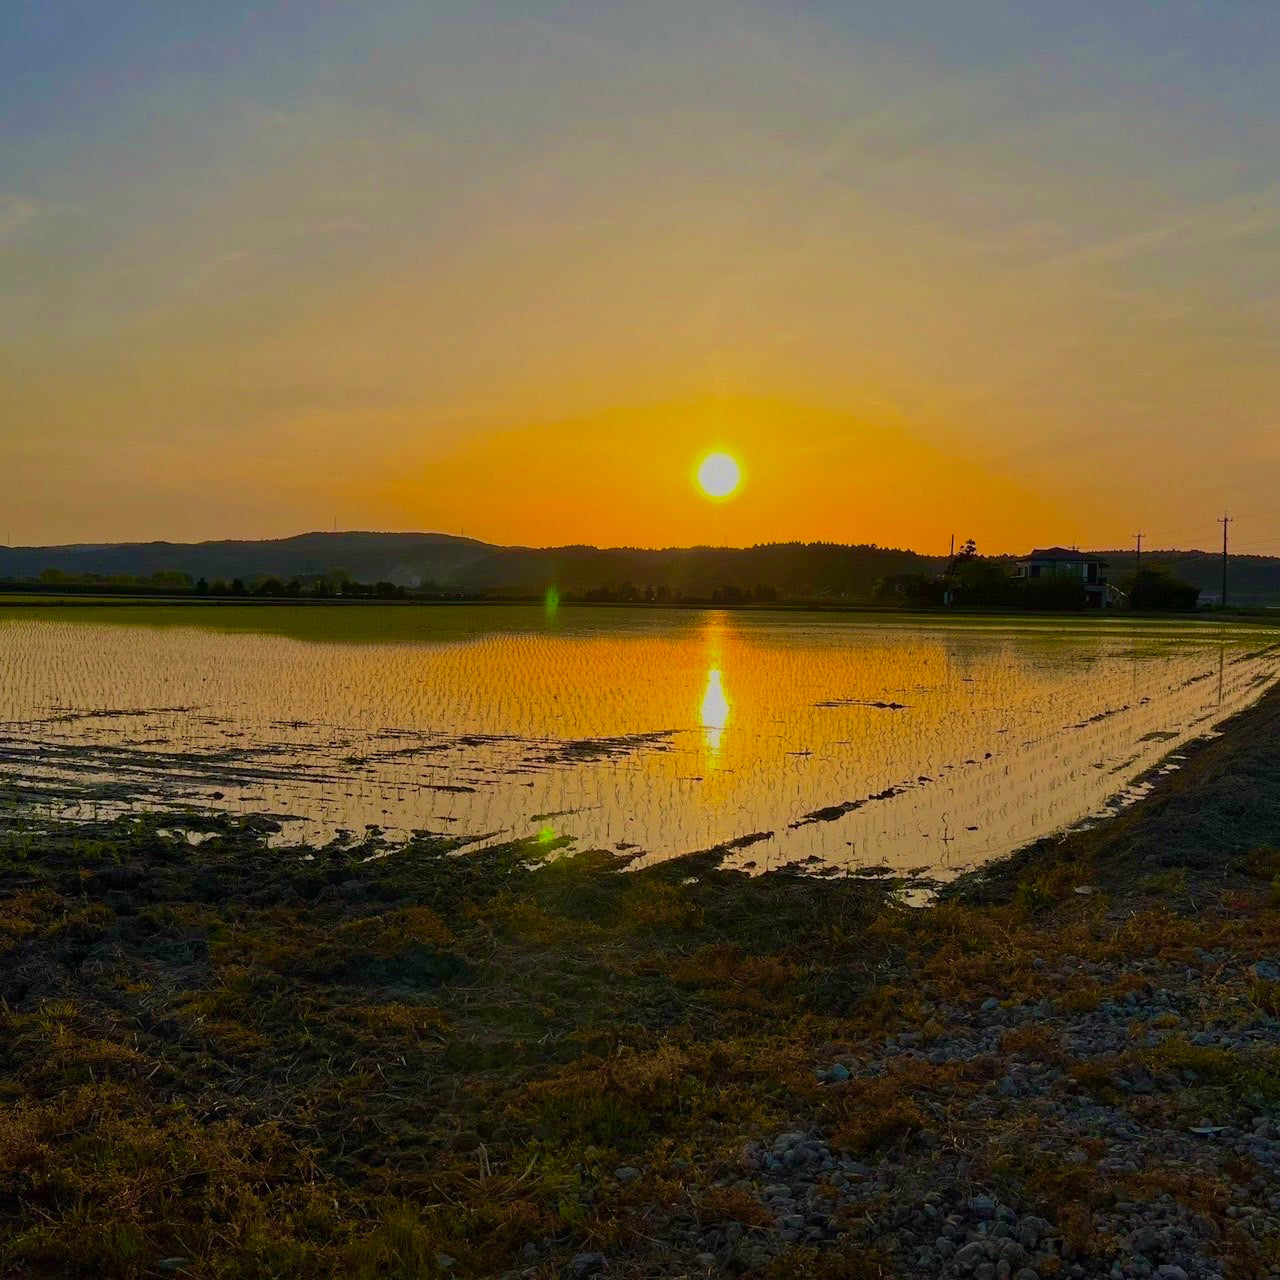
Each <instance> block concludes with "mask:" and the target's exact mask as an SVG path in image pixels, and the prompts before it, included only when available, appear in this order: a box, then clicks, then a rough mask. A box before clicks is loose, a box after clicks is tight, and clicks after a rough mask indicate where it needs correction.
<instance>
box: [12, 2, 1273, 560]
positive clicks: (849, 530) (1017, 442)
mask: <svg viewBox="0 0 1280 1280" xmlns="http://www.w3.org/2000/svg"><path fill="white" fill-rule="evenodd" d="M1278 197H1280V4H1277V3H1276V0H1194V2H1193V0H1070V2H1066V0H999V2H998V0H882V2H881V0H866V2H862V0H821V2H819V0H774V2H773V3H749V2H744V0H591V2H587V0H519V2H518V3H517V2H516V0H510V2H506V3H504V2H500V0H466V2H465V3H461V2H459V3H448V2H445V0H413V2H409V0H358V2H356V0H353V2H351V3H327V2H325V0H307V2H306V3H276V4H265V3H257V4H253V3H246V2H244V0H198V2H196V0H153V2H152V3H146V4H143V3H136V2H134V0H96V2H93V3H71V2H69V0H9V3H7V4H5V5H4V7H3V14H2V15H0V540H5V541H8V540H12V541H13V542H15V543H23V544H29V543H39V542H62V541H107V540H120V539H149V538H170V539H175V540H186V539H196V538H211V537H224V536H233V537H263V536H281V535H285V534H289V533H294V532H298V531H301V530H304V529H314V528H328V527H330V525H331V523H332V522H333V520H335V519H336V520H337V523H338V526H339V527H340V528H373V529H438V530H443V531H446V532H458V531H461V530H464V529H465V531H466V533H467V534H469V535H472V536H476V537H481V538H485V539H488V540H492V541H497V542H506V543H539V544H541V543H564V542H578V541H581V542H595V543H601V544H616V543H634V544H640V545H669V544H684V543H691V542H709V543H749V542H754V541H766V540H775V539H791V538H802V539H817V538H823V539H832V540H838V541H874V542H879V543H882V544H897V545H903V544H906V545H912V546H915V547H918V548H921V549H925V550H932V551H937V550H938V549H939V548H943V549H945V546H946V542H947V539H948V537H949V536H950V534H951V533H952V532H955V533H957V534H958V535H960V537H962V538H963V537H968V536H973V537H975V538H977V539H978V542H979V544H980V546H981V547H983V548H985V549H988V550H992V551H996V550H1020V549H1023V548H1025V547H1026V546H1027V544H1029V543H1041V544H1043V543H1047V542H1054V541H1058V542H1078V543H1081V544H1085V545H1115V544H1119V545H1126V544H1128V543H1129V542H1130V541H1131V539H1130V535H1131V534H1132V533H1133V531H1134V530H1135V529H1137V528H1139V527H1142V528H1144V529H1145V530H1146V531H1147V535H1148V539H1149V543H1148V545H1172V544H1178V545H1201V546H1204V545H1212V544H1213V542H1214V539H1215V537H1216V536H1218V535H1217V530H1216V526H1215V525H1214V519H1215V517H1216V516H1217V515H1219V514H1220V513H1221V510H1222V508H1223V507H1224V505H1230V506H1231V507H1232V508H1233V510H1234V511H1235V512H1237V513H1238V514H1239V515H1240V519H1239V520H1238V522H1237V524H1236V525H1235V526H1234V528H1233V534H1234V537H1235V539H1236V543H1237V545H1238V546H1239V547H1240V548H1241V549H1242V550H1243V549H1257V550H1260V551H1262V550H1275V551H1277V552H1280V493H1277V480H1278V479H1280V198H1278ZM713 448H723V449H727V450H729V451H730V452H732V453H734V454H735V455H737V456H738V457H740V458H741V460H742V464H743V468H744V472H745V474H746V483H745V485H744V487H743V489H742V491H741V493H740V495H739V496H738V497H737V498H736V499H735V500H734V501H732V502H728V503H725V504H721V505H713V504H711V503H708V502H706V501H705V500H703V499H701V498H699V497H698V495H697V494H696V492H695V490H694V489H693V487H692V485H691V483H690V472H691V469H692V468H693V466H694V465H695V464H696V462H697V460H698V457H699V456H700V455H701V454H702V453H704V452H706V451H707V450H709V449H713Z"/></svg>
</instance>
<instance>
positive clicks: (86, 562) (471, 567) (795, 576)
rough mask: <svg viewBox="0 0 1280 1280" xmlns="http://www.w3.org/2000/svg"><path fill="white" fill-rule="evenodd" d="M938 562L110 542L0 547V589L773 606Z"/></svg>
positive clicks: (412, 545) (848, 555)
mask: <svg viewBox="0 0 1280 1280" xmlns="http://www.w3.org/2000/svg"><path fill="white" fill-rule="evenodd" d="M944 565H945V560H944V559H939V558H937V557H929V556H922V555H918V554H917V553H916V552H914V551H897V550H891V549H889V548H885V547H875V546H841V545H837V544H833V543H798V542H796V543H771V544H766V545H761V546H755V547H745V548H738V547H731V548H725V547H683V548H669V549H664V550H657V551H653V550H643V549H638V548H633V547H610V548H599V547H585V546H570V547H546V548H534V547H498V546H492V545H490V544H488V543H484V542H478V541H476V540H474V539H471V538H458V537H452V536H450V535H448V534H439V533H307V534H301V535H299V536H297V537H293V538H281V539H278V540H274V541H262V542H200V543H189V544H183V543H171V542H145V543H110V544H102V545H89V544H80V545H73V546H56V547H0V579H8V580H30V579H35V578H38V577H39V576H40V574H42V573H45V572H47V571H50V570H55V571H58V572H60V573H65V574H70V575H75V576H77V577H79V576H81V575H85V574H97V575H101V576H102V577H104V578H110V577H113V576H118V575H129V576H131V577H137V578H146V577H150V576H151V575H153V574H155V573H163V572H167V571H177V572H180V573H185V574H187V575H189V576H190V577H192V578H205V579H207V580H208V581H210V582H213V581H214V580H215V579H219V578H221V579H224V580H226V581H230V580H231V579H233V578H242V579H244V580H245V581H251V580H252V579H254V578H258V577H262V576H266V575H271V576H274V577H277V578H281V579H289V578H294V577H304V578H305V577H308V576H313V575H320V574H335V573H342V574H346V575H348V576H350V577H351V578H354V579H356V580H357V581H361V582H375V581H378V580H385V581H389V582H395V583H398V584H402V585H404V586H409V587H414V586H418V585H419V584H433V585H435V586H437V587H439V588H441V589H444V590H451V591H469V592H492V593H502V594H540V593H541V592H543V591H545V590H546V588H547V587H549V586H555V587H557V588H559V590H560V591H562V592H571V593H578V594H581V593H585V592H587V591H590V590H593V589H596V588H600V587H623V586H625V585H626V584H631V585H633V586H635V587H638V588H640V589H641V590H643V589H644V588H646V587H654V588H660V587H665V588H667V589H668V591H670V592H671V593H672V594H673V595H686V596H709V595H710V594H711V592H712V591H714V590H715V589H716V588H719V587H725V586H734V587H740V588H743V589H750V590H755V589H756V588H758V587H768V588H772V589H773V590H774V591H776V592H777V593H778V594H779V595H781V596H790V597H798V598H807V597H814V596H825V595H831V596H837V597H839V596H845V597H849V596H854V597H862V596H868V595H870V593H871V592H872V591H873V590H874V589H875V585H876V583H877V582H878V581H879V580H880V579H881V578H884V577H886V576H888V575H890V574H894V573H907V572H936V571H937V570H939V569H941V568H942V567H943V566H944Z"/></svg>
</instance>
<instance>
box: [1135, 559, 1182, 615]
mask: <svg viewBox="0 0 1280 1280" xmlns="http://www.w3.org/2000/svg"><path fill="white" fill-rule="evenodd" d="M1122 582H1123V585H1122V588H1121V589H1122V590H1125V591H1127V592H1128V593H1129V605H1130V607H1131V608H1134V609H1153V610H1160V611H1175V612H1190V611H1191V610H1193V609H1194V608H1195V607H1196V605H1197V604H1198V603H1199V600H1200V588H1199V587H1197V586H1195V585H1194V584H1193V583H1190V582H1184V581H1183V580H1182V579H1181V578H1177V577H1174V575H1173V574H1172V573H1171V572H1170V571H1169V570H1168V569H1166V568H1164V567H1163V566H1162V565H1152V566H1151V567H1150V568H1147V569H1140V570H1139V571H1138V572H1137V573H1135V574H1130V575H1129V577H1127V578H1125V579H1123V580H1122Z"/></svg>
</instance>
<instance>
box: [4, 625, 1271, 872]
mask: <svg viewBox="0 0 1280 1280" xmlns="http://www.w3.org/2000/svg"><path fill="white" fill-rule="evenodd" d="M1278 639H1280V633H1277V632H1276V631H1275V630H1272V629H1267V628H1265V627H1260V626H1252V625H1240V624H1226V625H1223V624H1217V623H1215V622H1213V621H1211V620H1199V619H1189V620H1186V621H1182V622H1175V623H1151V622H1143V621H1133V620H1129V619H1124V618H1121V617H1104V618H1092V617H1091V618H1084V619H1068V620H1064V621H1057V620H1053V619H1020V620H1006V619H1000V620H973V619H950V618H943V619H938V618H934V617H932V616H931V617H928V618H919V617H913V618H903V617H900V616H879V615H850V614H818V613H782V612H779V613H763V612H746V613H715V612H691V611H682V610H628V609H607V608H600V609H596V608H577V609H574V608H562V609H560V610H559V611H558V612H557V613H556V614H554V615H553V616H548V614H547V613H546V612H545V611H544V610H542V609H539V608H535V607H532V606H529V607H525V606H470V605H458V606H438V607H404V606H364V607H344V606H315V607H305V606H292V607H278V606H231V605H227V606H205V607H199V606H193V607H172V608H168V607H161V606H154V605H139V606H120V607H85V608H76V607H67V608H63V609H47V608H46V609H8V610H0V797H2V798H3V802H4V803H5V804H7V805H8V806H10V807H11V808H12V807H13V806H21V807H24V808H25V809H27V810H28V811H29V810H30V809H31V807H32V806H34V807H35V808H36V809H37V810H38V811H40V812H47V813H49V814H50V815H53V816H73V817H74V816H79V817H86V816H99V815H103V814H107V813H111V812H116V811H119V810H122V809H130V808H149V809H162V810H174V811H175V812H182V811H184V810H185V809H188V808H190V807H194V808H196V809H200V810H213V811H228V812H232V813H262V812H267V813H274V814H278V815H285V816H287V817H288V818H289V819H290V821H289V822H288V823H287V825H286V830H285V838H287V839H290V840H308V841H322V840H326V839H329V838H331V837H332V836H333V835H334V834H335V833H336V832H338V831H342V830H352V831H356V832H360V831H363V829H364V828H365V827H366V826H369V825H375V826H378V827H380V828H384V829H386V830H387V831H388V832H390V833H392V834H393V835H395V834H407V833H408V832H409V831H412V830H428V831H433V832H449V833H454V834H459V835H461V834H466V835H468V836H478V835H484V836H489V837H492V838H500V837H505V836H510V835H528V834H532V833H541V834H544V835H546V836H552V835H555V836H569V837H571V838H572V839H573V840H574V841H575V842H577V843H578V844H580V845H581V846H584V847H585V846H594V847H602V848H609V849H616V850H619V851H625V852H631V853H638V854H641V855H643V856H646V857H653V858H660V857H667V856H671V855H673V854H678V853H683V852H688V851H690V850H694V849H703V848H708V847H710V846H713V845H722V844H727V843H730V842H739V843H738V847H737V848H736V849H735V851H734V853H733V854H732V858H733V860H736V861H737V862H739V863H741V864H752V865H755V866H759V867H765V866H769V865H775V864H777V863H779V862H788V861H794V860H804V859H813V860H815V861H816V863H821V864H823V865H828V866H845V865H850V864H854V865H863V866H866V865H888V866H892V867H895V868H903V869H905V868H919V867H927V868H930V869H932V870H934V871H937V872H941V873H948V872H953V871H956V870H958V869H960V868H963V867H965V866H968V865H972V864H974V863H977V862H980V861H983V860H986V859H989V858H991V857H993V856H998V855H1000V854H1003V853H1005V852H1008V851H1009V850H1011V849H1013V848H1015V847H1017V846H1019V845H1021V844H1023V843H1025V842H1026V841H1028V840H1030V839H1033V838H1035V837H1037V836H1039V835H1042V834H1045V833H1047V832H1050V831H1053V830H1056V829H1059V828H1062V827H1064V826H1067V825H1070V824H1073V823H1076V822H1079V821H1080V820H1082V819H1086V818H1088V817H1089V816H1090V815H1093V814H1099V813H1102V812H1105V811H1106V810H1105V806H1106V804H1107V802H1108V801H1109V800H1113V799H1114V798H1115V797H1117V796H1118V795H1120V794H1121V793H1123V792H1124V791H1125V789H1126V787H1127V785H1128V784H1129V783H1130V782H1131V780H1132V779H1134V778H1135V777H1137V776H1138V775H1140V774H1142V773H1143V772H1144V771H1145V770H1147V769H1149V768H1150V767H1151V766H1152V765H1153V764H1155V763H1156V762H1157V761H1158V760H1160V758H1161V757H1163V756H1164V755H1165V754H1166V753H1167V752H1169V751H1170V750H1171V749H1173V748H1176V747H1177V746H1178V745H1179V744H1180V743H1182V742H1185V741H1186V740H1188V739H1189V738H1191V737H1192V736H1194V735H1196V734H1199V733H1204V732H1205V731H1207V730H1208V729H1209V728H1210V727H1211V726H1212V725H1213V724H1215V723H1216V722H1217V721H1219V720H1221V719H1222V718H1223V717H1224V716H1226V715H1227V714H1230V713H1231V712H1233V711H1235V710H1238V709H1240V708H1242V707H1244V706H1246V705H1248V703H1249V702H1251V701H1252V700H1254V699H1255V698H1257V697H1258V696H1259V695H1260V694H1261V692H1262V691H1263V690H1264V689H1265V688H1266V687H1267V686H1268V685H1269V684H1270V683H1271V682H1273V681H1274V680H1275V679H1276V678H1277V676H1278V675H1280V651H1278V650H1277V649H1276V648H1275V645H1276V642H1277V640H1278Z"/></svg>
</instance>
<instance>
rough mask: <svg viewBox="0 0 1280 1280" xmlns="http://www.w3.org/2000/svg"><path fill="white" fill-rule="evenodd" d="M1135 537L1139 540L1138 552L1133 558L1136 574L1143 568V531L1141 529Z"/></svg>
mask: <svg viewBox="0 0 1280 1280" xmlns="http://www.w3.org/2000/svg"><path fill="white" fill-rule="evenodd" d="M1133 536H1134V537H1135V538H1137V540H1138V551H1137V554H1136V555H1135V556H1134V557H1133V571H1134V573H1135V574H1136V573H1137V572H1138V571H1139V570H1140V569H1141V568H1142V530H1141V529H1139V530H1138V532H1137V533H1135V534H1134V535H1133Z"/></svg>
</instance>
